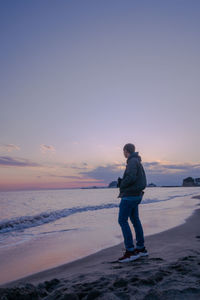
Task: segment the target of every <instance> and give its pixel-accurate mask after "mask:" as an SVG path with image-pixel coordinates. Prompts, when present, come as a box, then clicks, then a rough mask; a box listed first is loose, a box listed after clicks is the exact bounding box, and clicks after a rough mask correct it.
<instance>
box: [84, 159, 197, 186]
mask: <svg viewBox="0 0 200 300" xmlns="http://www.w3.org/2000/svg"><path fill="white" fill-rule="evenodd" d="M143 166H144V169H145V172H146V175H147V181H148V183H150V182H154V183H155V184H157V185H181V184H182V180H183V178H185V177H188V176H192V177H195V178H196V177H200V164H199V163H196V164H189V163H183V164H172V163H166V162H165V163H164V162H157V161H153V162H144V163H143ZM123 171H124V168H123V169H122V165H121V164H112V165H107V166H98V167H96V168H95V169H93V170H90V171H85V172H80V173H79V174H81V175H83V176H87V177H89V178H93V179H96V180H100V181H103V182H104V183H106V184H108V183H110V182H111V181H113V180H116V179H117V178H118V177H119V176H122V175H123Z"/></svg>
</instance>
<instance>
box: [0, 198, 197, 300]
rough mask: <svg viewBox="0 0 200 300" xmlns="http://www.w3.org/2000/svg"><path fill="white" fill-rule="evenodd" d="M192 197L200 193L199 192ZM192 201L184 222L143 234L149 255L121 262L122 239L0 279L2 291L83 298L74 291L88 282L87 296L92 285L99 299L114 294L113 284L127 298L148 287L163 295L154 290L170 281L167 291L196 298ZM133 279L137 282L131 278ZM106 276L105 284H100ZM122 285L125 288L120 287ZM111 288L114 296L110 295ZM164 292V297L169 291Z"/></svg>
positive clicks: (140, 296) (141, 293)
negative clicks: (71, 258)
mask: <svg viewBox="0 0 200 300" xmlns="http://www.w3.org/2000/svg"><path fill="white" fill-rule="evenodd" d="M195 198H196V199H200V196H196V197H195ZM196 207H197V208H196V209H195V210H194V212H193V214H192V215H191V216H190V217H189V218H188V219H187V220H186V221H185V223H183V224H181V225H179V226H176V227H174V228H172V229H168V230H166V231H163V232H161V233H157V234H154V235H150V236H147V237H146V238H145V246H146V247H147V249H148V252H149V257H148V258H140V259H138V260H137V261H135V262H131V263H124V264H120V263H118V262H116V260H117V258H118V257H119V256H120V255H121V253H122V248H123V243H120V244H119V245H116V246H112V247H109V248H106V249H103V250H100V251H98V252H96V253H94V254H91V255H89V256H86V257H84V258H81V259H78V260H75V261H73V262H70V263H66V264H63V265H61V266H58V267H55V268H51V269H48V270H45V271H42V272H39V273H35V274H32V275H30V276H26V277H24V278H21V279H18V280H15V281H12V282H8V283H5V284H2V285H1V293H2V292H3V293H8V294H10V293H14V292H16V289H17V290H18V292H19V291H21V293H25V294H27V295H28V293H33V292H35V293H38V298H36V299H40V296H39V295H40V292H42V291H43V292H44V293H46V294H47V296H48V295H51V297H52V298H51V299H61V298H59V297H58V298H56V297H57V296H55V295H54V294H59V293H60V295H63V294H66V291H67V293H68V294H70V293H71V294H74V297H75V296H76V298H74V299H82V298H81V297H80V295H78V293H80V291H82V292H83V291H84V286H85V284H86V285H87V286H90V288H89V290H88V292H86V291H84V293H85V297H86V296H88V295H89V293H92V292H94V290H95V291H96V292H97V294H98V295H99V296H98V297H100V298H99V299H104V298H103V297H105V299H118V298H116V297H117V296H116V293H115V289H114V287H115V288H116V290H117V293H124V294H126V296H127V298H126V299H134V298H131V297H132V294H137V299H144V297H146V296H147V295H149V293H150V294H151V293H154V292H155V295H154V298H155V299H161V298H159V296H158V295H162V297H164V294H163V293H165V294H166V293H167V292H166V291H167V290H168V288H169V287H170V286H171V290H173V291H174V292H172V291H171V292H170V293H172V294H173V293H175V294H177V293H178V294H180V295H182V296H183V295H185V293H187V294H188V298H190V297H193V298H192V299H197V298H194V295H193V294H195V295H198V297H199V296H200V287H199V288H197V284H200V272H199V269H200V250H199V248H200V247H199V246H200V229H199V228H200V226H199V223H200V209H199V208H198V204H197V206H196ZM158 241H159V242H158ZM161 270H162V272H161ZM160 272H161V273H162V274H160ZM157 273H159V274H160V280H157V279H156V278H155V279H154V280H153V279H152V278H153V277H154V275H155V274H157ZM134 276H135V277H134ZM174 276H175V277H174ZM131 278H132V279H131ZM133 278H135V279H133ZM129 279H131V280H132V281H130V280H129ZM134 280H135V283H137V284H133V281H134ZM105 281H106V282H107V284H103V282H105ZM45 282H46V283H45ZM116 282H118V283H116ZM120 282H121V283H120ZM139 282H140V284H139ZM145 282H146V283H145ZM184 282H185V284H183V283H184ZM46 285H50V286H51V287H50V288H49V291H48V288H47V286H46ZM143 286H144V287H145V288H144V290H143V288H142V287H143ZM20 287H21V288H20ZM140 287H141V289H140ZM186 287H188V288H187V289H186ZM112 288H113V291H112ZM166 288H167V290H166ZM20 289H21V290H20ZM123 289H125V291H122V290H123ZM152 289H153V290H154V289H155V291H152ZM188 289H189V290H188ZM133 290H135V292H134V291H133ZM175 290H176V291H175ZM186 290H187V291H186ZM144 291H145V292H144ZM150 291H151V292H150ZM113 293H114V294H113ZM144 293H146V296H145V294H144ZM159 293H160V294H159ZM111 294H112V297H115V298H112V297H111ZM172 294H170V295H171V296H170V297H171V298H173V296H172ZM178 294H177V295H178ZM156 295H157V296H158V297H157V296H156ZM165 296H166V299H168V298H167V297H168V296H167V294H166V295H165ZM54 297H55V298H54ZM156 297H157V298H156ZM5 299H6V298H5ZM13 299H14V298H13ZM27 299H28V298H27ZM44 299H45V298H44ZM66 299H67V298H66ZM83 299H87V297H86V298H84V297H83ZM91 299H93V298H91ZM94 299H95V298H94ZM119 299H122V298H119ZM124 299H125V298H124ZM145 299H146V298H145ZM149 299H150V298H149ZM152 299H153V298H152ZM169 299H170V298H169ZM177 299H179V298H177Z"/></svg>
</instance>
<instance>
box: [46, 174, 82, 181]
mask: <svg viewBox="0 0 200 300" xmlns="http://www.w3.org/2000/svg"><path fill="white" fill-rule="evenodd" d="M49 177H58V178H67V179H78V180H80V179H82V177H81V176H74V175H53V174H51V175H49Z"/></svg>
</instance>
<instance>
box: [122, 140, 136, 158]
mask: <svg viewBox="0 0 200 300" xmlns="http://www.w3.org/2000/svg"><path fill="white" fill-rule="evenodd" d="M123 151H124V156H125V157H126V158H128V157H129V156H130V155H131V154H132V153H134V152H135V146H134V145H133V144H130V143H129V144H126V145H125V146H124V148H123Z"/></svg>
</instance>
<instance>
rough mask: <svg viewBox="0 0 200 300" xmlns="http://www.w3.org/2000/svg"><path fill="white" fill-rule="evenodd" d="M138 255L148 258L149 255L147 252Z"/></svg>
mask: <svg viewBox="0 0 200 300" xmlns="http://www.w3.org/2000/svg"><path fill="white" fill-rule="evenodd" d="M139 255H140V256H148V255H149V253H147V252H146V253H140V254H139Z"/></svg>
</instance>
